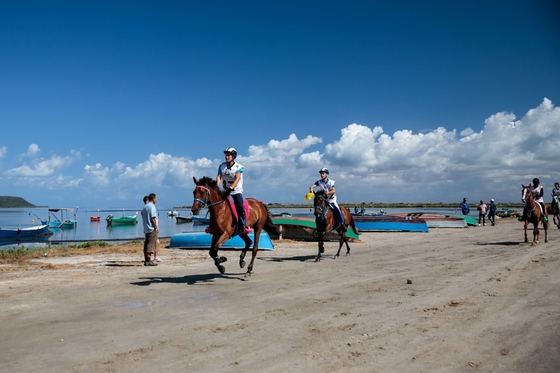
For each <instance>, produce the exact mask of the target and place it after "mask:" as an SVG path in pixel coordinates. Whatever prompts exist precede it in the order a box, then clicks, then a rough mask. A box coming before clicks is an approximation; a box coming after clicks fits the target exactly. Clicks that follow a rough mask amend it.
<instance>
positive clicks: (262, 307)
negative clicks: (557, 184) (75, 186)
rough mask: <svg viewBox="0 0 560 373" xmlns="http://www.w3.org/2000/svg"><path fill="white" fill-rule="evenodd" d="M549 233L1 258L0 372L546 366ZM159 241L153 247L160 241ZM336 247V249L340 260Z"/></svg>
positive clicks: (557, 348) (549, 350) (555, 248)
mask: <svg viewBox="0 0 560 373" xmlns="http://www.w3.org/2000/svg"><path fill="white" fill-rule="evenodd" d="M559 237H560V231H559V230H558V229H556V228H555V227H551V228H550V230H549V242H548V243H544V238H541V243H540V244H539V245H536V246H532V245H531V244H530V243H524V242H523V226H522V223H520V222H518V221H517V220H515V219H501V220H499V221H498V224H497V225H496V226H495V227H491V226H486V227H469V228H464V229H449V228H448V229H443V228H441V229H432V230H431V231H430V232H429V233H365V234H363V235H362V236H361V242H354V243H352V244H351V248H352V251H351V255H350V256H341V257H340V258H338V259H332V257H333V255H334V253H335V252H336V249H337V243H334V242H329V243H327V244H326V252H325V259H324V260H322V261H321V262H318V263H316V262H314V258H315V255H316V252H317V244H316V243H313V242H294V241H275V246H276V249H275V250H274V251H268V252H266V251H263V252H260V253H259V255H258V259H257V260H256V262H255V267H254V273H253V275H252V276H251V277H248V278H246V277H245V276H244V274H245V270H242V269H240V268H239V265H238V263H237V260H238V253H237V252H232V251H226V252H222V254H225V255H226V256H227V257H228V262H227V263H225V265H226V273H225V274H224V275H220V274H219V272H218V271H217V269H216V268H215V267H214V265H213V263H212V261H211V260H210V259H209V257H208V255H207V252H206V251H196V250H178V249H165V250H162V253H161V255H160V257H161V258H162V262H161V264H160V265H159V266H157V267H145V266H143V265H142V254H141V252H142V248H141V245H138V244H137V245H136V246H137V247H133V248H132V249H131V248H130V246H128V247H127V249H126V250H124V249H123V250H120V248H122V247H123V246H111V247H110V248H106V252H97V253H95V254H91V255H85V254H84V255H71V256H55V257H53V256H51V255H49V256H47V257H42V258H38V259H33V260H31V261H29V262H25V263H5V264H1V265H0V284H1V286H0V315H1V316H0V317H1V320H2V323H1V325H2V326H1V333H0V335H1V337H0V351H2V352H1V353H0V371H2V372H189V373H191V372H204V373H208V372H306V373H313V372H317V373H327V372H364V373H366V372H367V373H372V372H399V373H403V372H551V373H552V372H559V371H560V286H559V285H560V275H559V274H560V261H559V257H560V255H559V245H558V242H560V240H559ZM163 244H164V245H165V242H164V243H163ZM344 252H345V250H344V249H343V250H342V253H344Z"/></svg>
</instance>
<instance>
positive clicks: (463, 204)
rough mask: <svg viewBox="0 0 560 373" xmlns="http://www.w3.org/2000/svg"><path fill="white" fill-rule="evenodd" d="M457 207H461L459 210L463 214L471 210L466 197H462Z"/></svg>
mask: <svg viewBox="0 0 560 373" xmlns="http://www.w3.org/2000/svg"><path fill="white" fill-rule="evenodd" d="M459 207H460V208H461V212H462V213H463V215H468V214H469V212H470V211H471V210H470V209H469V204H468V203H467V199H466V198H463V202H461V203H460V204H459Z"/></svg>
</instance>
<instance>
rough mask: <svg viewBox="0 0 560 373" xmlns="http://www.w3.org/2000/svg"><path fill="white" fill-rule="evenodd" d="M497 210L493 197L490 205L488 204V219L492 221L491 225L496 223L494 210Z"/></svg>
mask: <svg viewBox="0 0 560 373" xmlns="http://www.w3.org/2000/svg"><path fill="white" fill-rule="evenodd" d="M497 211H498V207H496V204H495V203H494V198H492V199H491V200H490V206H488V220H490V223H492V226H494V225H496V212H497Z"/></svg>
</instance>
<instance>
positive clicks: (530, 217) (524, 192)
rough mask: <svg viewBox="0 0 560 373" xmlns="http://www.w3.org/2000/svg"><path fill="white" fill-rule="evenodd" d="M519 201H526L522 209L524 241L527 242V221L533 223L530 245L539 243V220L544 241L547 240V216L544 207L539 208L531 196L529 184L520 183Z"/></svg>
mask: <svg viewBox="0 0 560 373" xmlns="http://www.w3.org/2000/svg"><path fill="white" fill-rule="evenodd" d="M521 201H522V202H524V203H526V207H525V209H524V210H523V220H524V221H525V226H524V229H525V242H529V240H528V239H527V226H528V225H529V223H533V243H532V245H536V244H538V243H539V236H540V234H539V223H540V222H541V220H542V223H543V228H544V242H548V233H547V229H548V216H547V212H546V208H544V209H541V207H540V205H539V203H538V202H537V201H535V199H534V198H533V193H531V184H529V185H527V186H525V185H523V184H521ZM544 218H546V219H544Z"/></svg>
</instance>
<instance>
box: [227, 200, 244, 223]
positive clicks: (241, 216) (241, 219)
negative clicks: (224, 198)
mask: <svg viewBox="0 0 560 373" xmlns="http://www.w3.org/2000/svg"><path fill="white" fill-rule="evenodd" d="M231 198H233V204H234V205H235V209H236V210H237V216H238V217H239V220H238V221H237V222H238V223H241V224H246V222H247V220H246V218H245V209H244V208H243V195H242V194H241V193H238V194H231Z"/></svg>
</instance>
